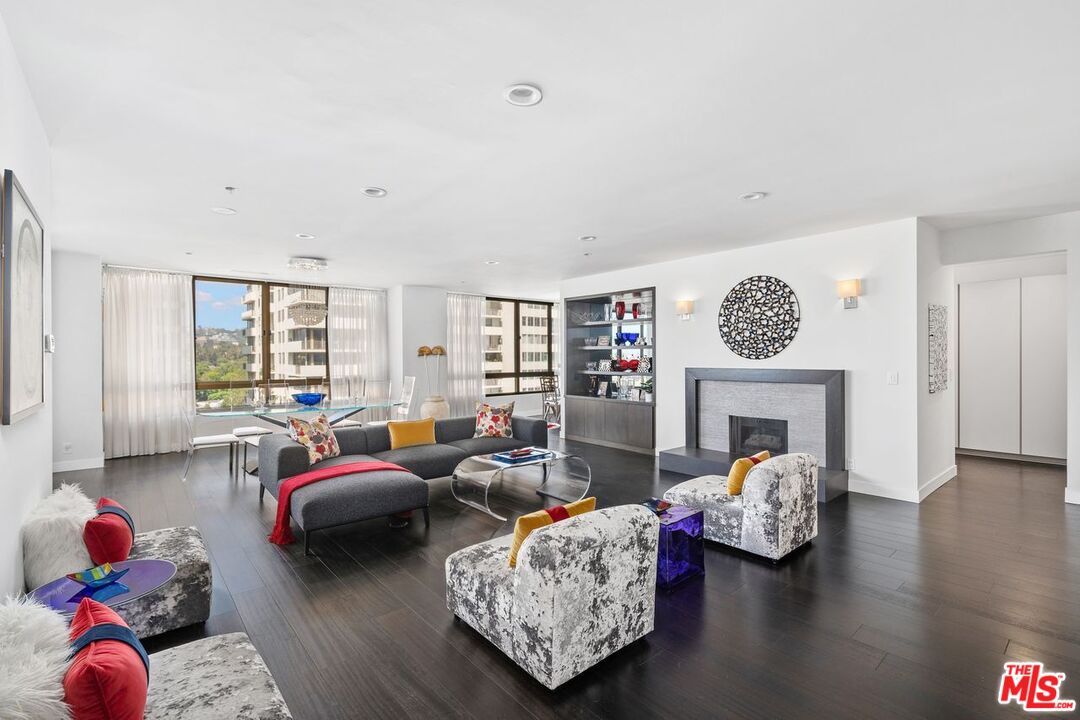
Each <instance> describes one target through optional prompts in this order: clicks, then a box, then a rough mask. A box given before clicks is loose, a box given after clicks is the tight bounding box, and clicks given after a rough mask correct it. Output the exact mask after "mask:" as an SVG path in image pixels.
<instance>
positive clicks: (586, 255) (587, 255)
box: [584, 253, 592, 257]
mask: <svg viewBox="0 0 1080 720" xmlns="http://www.w3.org/2000/svg"><path fill="white" fill-rule="evenodd" d="M584 255H585V257H589V256H590V255H592V253H584Z"/></svg>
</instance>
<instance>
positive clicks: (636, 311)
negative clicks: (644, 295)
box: [630, 303, 641, 320]
mask: <svg viewBox="0 0 1080 720" xmlns="http://www.w3.org/2000/svg"><path fill="white" fill-rule="evenodd" d="M630 314H631V315H633V316H634V319H635V320H637V319H638V317H639V315H640V314H641V303H634V304H633V305H631V306H630Z"/></svg>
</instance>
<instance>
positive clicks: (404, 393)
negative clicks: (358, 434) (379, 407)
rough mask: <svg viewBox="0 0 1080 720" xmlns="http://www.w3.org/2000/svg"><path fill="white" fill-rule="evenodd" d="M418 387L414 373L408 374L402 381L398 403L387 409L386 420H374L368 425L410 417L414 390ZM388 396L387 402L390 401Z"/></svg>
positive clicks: (383, 423)
mask: <svg viewBox="0 0 1080 720" xmlns="http://www.w3.org/2000/svg"><path fill="white" fill-rule="evenodd" d="M415 389H416V378H415V377H414V376H412V375H406V376H405V379H404V382H402V383H401V398H400V399H399V400H398V404H397V405H395V406H394V407H388V408H387V409H386V417H387V419H386V420H372V421H371V422H369V423H368V425H385V424H386V423H388V422H390V421H391V420H394V421H401V420H408V419H409V406H410V405H412V399H413V391H414V390H415ZM389 401H390V400H389V398H387V402H389Z"/></svg>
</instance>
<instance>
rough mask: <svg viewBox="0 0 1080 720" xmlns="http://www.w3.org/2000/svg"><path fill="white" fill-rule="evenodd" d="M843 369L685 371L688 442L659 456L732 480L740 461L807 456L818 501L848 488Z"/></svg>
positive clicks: (681, 468) (693, 471)
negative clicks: (812, 461) (814, 469)
mask: <svg viewBox="0 0 1080 720" xmlns="http://www.w3.org/2000/svg"><path fill="white" fill-rule="evenodd" d="M844 375H845V373H844V371H843V370H795V369H791V370H783V369H777V368H686V415H685V417H686V424H685V428H686V444H685V445H684V446H683V447H678V448H671V449H669V450H661V451H660V469H661V470H667V471H670V472H675V473H681V474H683V475H690V476H692V477H700V476H703V475H726V474H727V473H728V470H730V469H731V464H732V463H733V462H734V461H735V460H737V459H738V458H741V457H747V456H748V455H753V454H756V453H758V452H761V451H762V450H768V451H769V454H770V455H783V454H784V453H807V454H809V455H813V456H814V457H815V458H817V461H818V500H819V501H820V502H827V501H829V500H832V499H833V498H835V497H838V496H840V495H842V494H844V493H845V492H847V488H848V473H847V470H845V469H844V458H845V454H844V453H845V449H846V446H847V441H846V434H845V422H844V420H845V417H844V408H845V403H844Z"/></svg>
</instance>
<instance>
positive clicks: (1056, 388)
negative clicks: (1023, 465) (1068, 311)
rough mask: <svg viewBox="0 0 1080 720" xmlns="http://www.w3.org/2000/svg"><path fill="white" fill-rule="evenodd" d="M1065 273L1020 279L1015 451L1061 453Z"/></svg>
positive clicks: (1043, 454)
mask: <svg viewBox="0 0 1080 720" xmlns="http://www.w3.org/2000/svg"><path fill="white" fill-rule="evenodd" d="M1065 287H1066V281H1065V275H1040V276H1038V277H1026V278H1023V279H1022V280H1021V281H1020V288H1021V292H1020V303H1021V310H1020V318H1021V320H1020V327H1021V331H1020V337H1021V340H1022V342H1021V352H1020V388H1021V393H1020V408H1021V414H1020V418H1021V419H1020V452H1022V453H1023V454H1024V455H1038V456H1040V457H1050V458H1064V457H1065V446H1066V435H1065V417H1066V410H1065V386H1066V380H1065V374H1066V370H1065V358H1066V349H1065V335H1066V324H1065V323H1066V320H1065Z"/></svg>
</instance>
